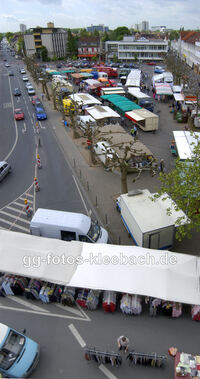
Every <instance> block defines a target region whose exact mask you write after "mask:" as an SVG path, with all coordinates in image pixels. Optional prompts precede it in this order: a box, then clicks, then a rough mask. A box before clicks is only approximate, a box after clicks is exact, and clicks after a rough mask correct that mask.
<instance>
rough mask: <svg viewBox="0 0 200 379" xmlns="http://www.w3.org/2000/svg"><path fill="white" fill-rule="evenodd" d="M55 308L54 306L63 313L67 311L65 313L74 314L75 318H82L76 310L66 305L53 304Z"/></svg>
mask: <svg viewBox="0 0 200 379" xmlns="http://www.w3.org/2000/svg"><path fill="white" fill-rule="evenodd" d="M55 306H56V307H57V308H60V309H62V310H63V311H67V312H71V313H74V314H75V315H77V316H79V317H81V316H83V314H82V313H81V312H80V311H79V310H78V309H75V308H72V307H69V306H67V305H62V304H55Z"/></svg>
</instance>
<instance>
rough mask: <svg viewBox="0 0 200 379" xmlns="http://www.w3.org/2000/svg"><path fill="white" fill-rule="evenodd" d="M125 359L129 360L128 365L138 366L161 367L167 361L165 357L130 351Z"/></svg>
mask: <svg viewBox="0 0 200 379" xmlns="http://www.w3.org/2000/svg"><path fill="white" fill-rule="evenodd" d="M126 359H128V360H129V363H130V365H133V364H135V365H136V364H140V365H150V366H152V367H161V366H162V365H163V364H164V362H165V360H166V359H167V356H166V355H158V354H157V353H137V352H135V351H130V352H129V354H128V355H127V357H126Z"/></svg>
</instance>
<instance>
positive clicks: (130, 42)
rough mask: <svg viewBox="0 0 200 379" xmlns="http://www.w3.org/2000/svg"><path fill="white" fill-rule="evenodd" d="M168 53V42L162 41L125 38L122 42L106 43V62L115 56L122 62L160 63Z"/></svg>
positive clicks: (133, 37)
mask: <svg viewBox="0 0 200 379" xmlns="http://www.w3.org/2000/svg"><path fill="white" fill-rule="evenodd" d="M167 51H168V42H167V41H166V40H162V39H155V40H154V39H147V38H144V37H139V38H138V39H137V38H135V36H125V37H124V39H123V40H122V41H106V42H105V54H106V60H112V59H113V57H114V56H117V58H118V60H121V61H124V62H131V61H134V60H135V59H136V57H137V60H138V61H161V60H163V59H164V57H165V54H166V53H167Z"/></svg>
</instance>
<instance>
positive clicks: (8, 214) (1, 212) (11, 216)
mask: <svg viewBox="0 0 200 379" xmlns="http://www.w3.org/2000/svg"><path fill="white" fill-rule="evenodd" d="M18 211H19V209H18ZM20 213H21V212H20ZM0 214H3V215H5V216H9V217H10V218H14V219H15V220H16V215H13V214H12V213H9V212H5V211H0ZM18 220H20V221H23V222H24V223H25V224H28V225H29V224H30V222H29V221H27V220H24V219H23V218H18Z"/></svg>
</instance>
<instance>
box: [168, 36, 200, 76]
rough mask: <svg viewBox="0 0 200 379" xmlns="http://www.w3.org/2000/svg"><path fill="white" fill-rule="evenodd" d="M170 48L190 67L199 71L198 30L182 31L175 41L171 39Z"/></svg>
mask: <svg viewBox="0 0 200 379" xmlns="http://www.w3.org/2000/svg"><path fill="white" fill-rule="evenodd" d="M171 48H172V49H173V50H175V51H176V52H177V53H178V55H179V57H180V58H181V59H183V60H184V61H185V62H186V63H187V64H188V65H189V66H190V67H192V68H195V70H196V71H198V72H199V71H200V32H196V31H183V32H181V33H180V37H179V39H178V40H177V41H172V43H171Z"/></svg>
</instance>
